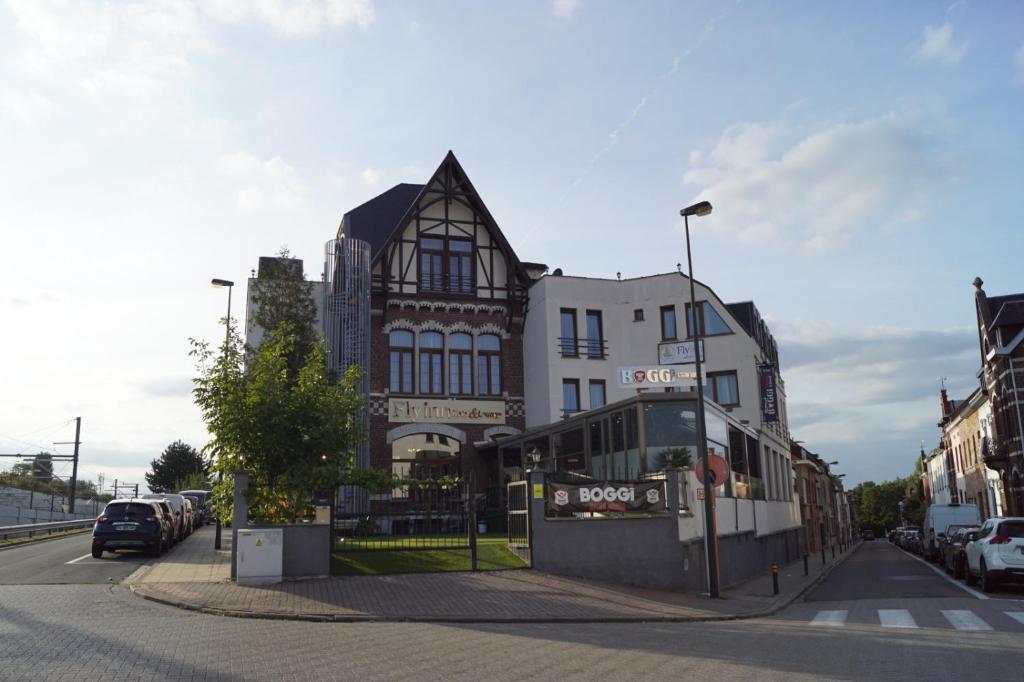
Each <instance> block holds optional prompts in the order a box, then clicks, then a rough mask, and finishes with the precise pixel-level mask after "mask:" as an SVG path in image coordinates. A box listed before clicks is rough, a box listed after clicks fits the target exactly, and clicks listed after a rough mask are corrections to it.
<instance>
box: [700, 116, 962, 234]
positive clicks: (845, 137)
mask: <svg viewBox="0 0 1024 682" xmlns="http://www.w3.org/2000/svg"><path fill="white" fill-rule="evenodd" d="M939 148H940V145H939V143H938V141H937V140H935V139H933V138H932V137H931V136H930V135H929V134H928V133H926V132H925V131H924V130H923V129H922V127H921V126H920V125H919V123H918V122H916V121H912V120H909V119H905V118H902V117H899V116H894V115H890V116H884V117H881V118H875V119H869V120H866V121H862V122H859V123H841V124H837V125H833V126H830V127H827V128H824V129H822V130H818V131H816V132H813V133H810V134H807V135H806V136H804V137H803V138H799V137H794V135H793V132H792V131H788V130H785V129H784V128H782V127H780V126H774V125H768V124H762V123H746V124H741V125H734V126H730V127H728V128H726V129H725V130H724V131H722V133H721V135H720V136H719V138H718V140H716V141H715V142H714V143H713V144H712V145H711V146H710V148H708V149H706V150H697V151H694V152H691V154H690V168H689V170H687V172H686V173H685V175H684V177H683V182H684V184H686V185H692V186H695V187H698V188H699V190H698V193H697V195H696V197H695V198H694V200H698V199H707V200H709V201H711V203H712V204H714V205H715V213H714V214H712V215H711V216H710V217H709V218H706V219H705V222H706V224H707V226H708V228H709V229H716V230H720V231H723V232H728V233H731V234H733V235H734V236H736V237H737V238H739V239H741V240H744V241H746V242H752V243H758V242H765V241H767V240H769V239H772V240H779V239H781V240H782V242H783V243H784V244H787V245H788V244H792V243H796V244H797V245H799V246H802V247H804V248H806V249H808V250H811V251H817V252H821V251H825V250H834V249H836V248H838V247H841V246H842V245H844V244H846V243H847V242H848V241H849V240H850V239H851V238H852V236H853V235H854V234H855V233H856V232H857V231H860V230H864V229H867V228H870V227H874V226H879V225H881V226H884V227H891V226H895V225H903V224H906V223H909V222H913V221H915V220H919V219H920V218H921V217H922V216H923V215H925V211H926V208H927V205H928V200H929V199H930V197H931V194H932V193H933V192H934V191H935V189H936V186H937V185H939V184H941V183H942V182H943V180H944V175H943V173H942V172H941V171H940V170H939V164H938V163H936V159H935V156H936V154H937V153H938V152H937V149H939Z"/></svg>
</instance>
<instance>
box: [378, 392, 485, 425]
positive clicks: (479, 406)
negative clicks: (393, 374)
mask: <svg viewBox="0 0 1024 682" xmlns="http://www.w3.org/2000/svg"><path fill="white" fill-rule="evenodd" d="M388 421H389V422H397V423H411V422H416V423H421V424H504V423H505V401H503V400H424V399H422V398H390V399H389V400H388Z"/></svg>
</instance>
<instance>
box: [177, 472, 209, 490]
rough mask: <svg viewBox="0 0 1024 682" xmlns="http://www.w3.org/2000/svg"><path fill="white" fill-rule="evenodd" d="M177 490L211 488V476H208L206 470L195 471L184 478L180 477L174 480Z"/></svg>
mask: <svg viewBox="0 0 1024 682" xmlns="http://www.w3.org/2000/svg"><path fill="white" fill-rule="evenodd" d="M174 489H175V490H209V489H210V477H209V476H207V474H206V471H205V470H204V471H193V472H192V473H191V474H189V475H188V476H185V477H184V478H179V479H178V480H177V481H175V482H174Z"/></svg>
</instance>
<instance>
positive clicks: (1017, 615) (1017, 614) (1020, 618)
mask: <svg viewBox="0 0 1024 682" xmlns="http://www.w3.org/2000/svg"><path fill="white" fill-rule="evenodd" d="M1003 613H1005V614H1006V615H1007V616H1009V617H1010V618H1013V619H1014V620H1015V621H1017V622H1018V623H1020V624H1021V625H1024V611H1003Z"/></svg>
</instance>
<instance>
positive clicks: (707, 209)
mask: <svg viewBox="0 0 1024 682" xmlns="http://www.w3.org/2000/svg"><path fill="white" fill-rule="evenodd" d="M710 214H711V202H710V201H701V202H698V203H696V204H694V205H693V206H687V207H686V208H684V209H683V210H682V211H680V212H679V215H680V216H683V217H685V216H691V215H696V216H705V215H710Z"/></svg>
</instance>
